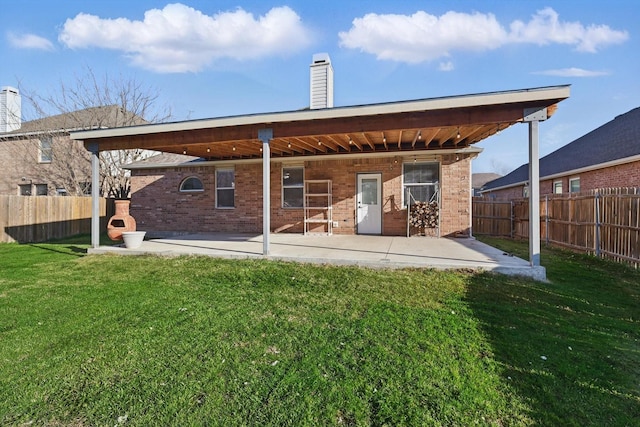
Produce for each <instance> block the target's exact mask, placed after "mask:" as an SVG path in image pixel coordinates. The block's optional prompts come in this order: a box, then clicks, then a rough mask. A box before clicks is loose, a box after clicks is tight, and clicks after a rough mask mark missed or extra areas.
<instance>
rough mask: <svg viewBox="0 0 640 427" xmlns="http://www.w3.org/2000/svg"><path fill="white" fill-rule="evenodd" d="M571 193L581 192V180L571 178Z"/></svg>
mask: <svg viewBox="0 0 640 427" xmlns="http://www.w3.org/2000/svg"><path fill="white" fill-rule="evenodd" d="M569 192H570V193H579V192H580V178H571V179H570V180H569Z"/></svg>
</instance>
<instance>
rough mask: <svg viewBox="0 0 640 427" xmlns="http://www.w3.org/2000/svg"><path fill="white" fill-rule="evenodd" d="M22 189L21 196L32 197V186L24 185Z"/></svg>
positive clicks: (21, 186)
mask: <svg viewBox="0 0 640 427" xmlns="http://www.w3.org/2000/svg"><path fill="white" fill-rule="evenodd" d="M19 187H20V195H21V196H30V195H31V184H22V185H20V186H19Z"/></svg>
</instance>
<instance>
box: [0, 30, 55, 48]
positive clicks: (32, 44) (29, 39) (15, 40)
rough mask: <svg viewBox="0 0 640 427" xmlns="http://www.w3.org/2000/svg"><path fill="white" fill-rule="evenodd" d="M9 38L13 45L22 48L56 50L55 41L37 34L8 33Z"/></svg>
mask: <svg viewBox="0 0 640 427" xmlns="http://www.w3.org/2000/svg"><path fill="white" fill-rule="evenodd" d="M7 38H8V39H9V43H11V45H12V46H13V47H17V48H20V49H39V50H49V51H52V50H55V48H54V47H53V43H51V42H50V41H49V40H47V39H45V38H44V37H40V36H36V35H35V34H14V33H8V34H7Z"/></svg>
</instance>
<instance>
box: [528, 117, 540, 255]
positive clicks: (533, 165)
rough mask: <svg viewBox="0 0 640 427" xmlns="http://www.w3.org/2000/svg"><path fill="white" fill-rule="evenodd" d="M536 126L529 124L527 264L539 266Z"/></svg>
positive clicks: (538, 172) (538, 163)
mask: <svg viewBox="0 0 640 427" xmlns="http://www.w3.org/2000/svg"><path fill="white" fill-rule="evenodd" d="M538 125H539V122H538V121H537V120H534V121H532V122H529V262H530V264H531V266H532V267H537V266H539V265H540V161H539V159H540V154H539V150H538Z"/></svg>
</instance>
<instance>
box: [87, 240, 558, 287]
mask: <svg viewBox="0 0 640 427" xmlns="http://www.w3.org/2000/svg"><path fill="white" fill-rule="evenodd" d="M262 242H263V240H262V235H254V234H233V233H200V234H189V235H183V236H178V237H171V238H159V239H149V240H145V241H144V242H143V243H142V245H141V246H140V247H139V248H137V249H127V248H125V247H124V246H123V245H117V246H101V247H99V248H91V249H89V251H88V252H89V253H91V254H106V253H116V254H121V255H141V254H154V255H160V256H180V255H206V256H212V257H218V258H232V259H242V258H267V259H273V260H284V261H296V262H304V263H319V264H335V265H358V266H363V267H370V268H430V269H440V270H459V269H464V270H474V271H493V272H497V273H502V274H509V275H520V276H527V277H532V278H534V279H536V280H542V281H545V280H546V272H545V269H544V267H531V266H530V265H529V262H527V261H525V260H523V259H521V258H518V257H515V256H512V255H511V254H506V253H504V252H503V251H500V250H498V249H496V248H494V247H491V246H489V245H486V244H484V243H482V242H479V241H477V240H475V239H469V238H461V239H449V238H430V237H400V236H362V235H355V236H342V235H333V236H304V235H302V234H292V233H277V234H271V235H270V253H269V255H266V256H265V255H263V253H262V250H263V244H262Z"/></svg>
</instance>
